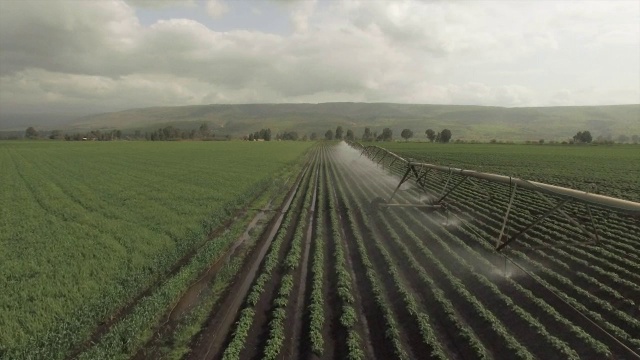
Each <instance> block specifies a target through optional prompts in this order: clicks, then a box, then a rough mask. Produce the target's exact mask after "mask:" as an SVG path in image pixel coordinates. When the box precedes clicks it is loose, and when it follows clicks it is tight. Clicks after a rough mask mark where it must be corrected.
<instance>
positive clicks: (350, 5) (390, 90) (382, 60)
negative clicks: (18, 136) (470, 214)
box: [0, 0, 640, 114]
mask: <svg viewBox="0 0 640 360" xmlns="http://www.w3.org/2000/svg"><path fill="white" fill-rule="evenodd" d="M326 101H364V102H402V103H434V104H477V105H498V106H508V107H513V106H553V105H598V104H628V103H640V1H637V0H633V1H620V0H613V1H611V0H609V1H592V2H590V1H575V2H570V1H532V2H529V1H518V0H502V1H489V2H485V1H471V0H467V1H372V0H364V1H357V0H346V1H324V0H318V1H302V0H300V1H295V0H289V1H284V0H279V1H277V0H263V1H242V0H240V1H238V0H209V1H196V0H192V1H189V0H183V1H179V0H158V1H155V0H126V1H123V0H76V1H50V0H47V1H29V0H26V1H25V0H0V112H3V113H5V114H8V113H24V112H44V111H46V112H56V111H57V112H76V113H94V112H102V111H111V110H121V109H127V108H132V107H145V106H156V105H189V104H210V103H256V102H261V103H262V102H314V103H315V102H326Z"/></svg>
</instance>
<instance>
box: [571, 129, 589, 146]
mask: <svg viewBox="0 0 640 360" xmlns="http://www.w3.org/2000/svg"><path fill="white" fill-rule="evenodd" d="M592 140H593V137H591V132H589V131H587V130H585V131H578V133H577V134H575V135H574V136H573V141H574V142H576V143H579V144H580V143H582V144H588V143H590V142H591V141H592Z"/></svg>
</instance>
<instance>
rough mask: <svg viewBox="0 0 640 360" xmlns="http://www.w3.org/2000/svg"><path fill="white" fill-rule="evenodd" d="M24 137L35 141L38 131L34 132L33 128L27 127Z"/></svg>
mask: <svg viewBox="0 0 640 360" xmlns="http://www.w3.org/2000/svg"><path fill="white" fill-rule="evenodd" d="M24 136H25V137H26V138H27V139H37V138H38V131H36V129H35V128H34V127H33V126H29V127H28V128H27V130H26V131H25V133H24Z"/></svg>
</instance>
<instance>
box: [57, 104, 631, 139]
mask: <svg viewBox="0 0 640 360" xmlns="http://www.w3.org/2000/svg"><path fill="white" fill-rule="evenodd" d="M202 123H208V124H209V127H210V128H212V129H213V130H214V131H215V132H216V134H219V135H231V136H234V137H237V136H242V135H245V134H249V133H251V132H255V131H258V130H260V129H261V128H271V130H272V132H274V133H277V132H280V131H297V132H298V133H299V134H300V135H302V134H310V133H312V132H316V133H317V134H318V136H320V137H322V136H324V133H325V132H326V131H327V130H328V129H333V130H335V128H336V127H337V126H338V125H342V126H343V128H344V129H345V131H346V130H347V129H352V130H353V131H354V133H355V134H356V136H360V135H361V134H362V132H363V130H364V128H365V127H367V126H369V127H371V130H372V131H378V132H381V130H382V129H383V128H385V127H391V128H392V129H393V131H394V136H395V137H398V138H399V135H400V132H401V131H402V129H404V128H408V129H411V130H412V131H413V132H414V137H419V138H424V132H425V130H426V129H428V128H432V129H434V130H436V131H439V130H441V129H444V128H448V129H450V130H451V131H452V133H453V139H460V138H462V139H465V140H485V141H486V140H490V139H498V140H513V141H523V140H538V139H546V140H564V139H568V138H570V137H572V136H573V135H574V134H575V133H576V132H578V131H581V130H589V131H591V133H592V134H593V136H594V138H595V137H597V136H600V135H603V136H612V137H613V138H614V139H615V138H617V136H619V135H621V134H625V135H628V136H630V135H633V134H640V104H634V105H608V106H563V107H529V108H504V107H490V106H470V105H419V104H393V103H349V102H345V103H322V104H242V105H198V106H176V107H152V108H144V109H131V110H125V111H119V112H112V113H106V114H98V115H91V116H85V117H82V118H80V119H78V120H77V121H75V122H73V123H72V124H69V125H68V127H67V129H66V130H68V131H83V130H93V129H121V130H125V131H133V130H141V131H143V132H144V131H145V130H152V129H157V128H159V127H164V126H168V125H173V126H175V127H178V128H182V129H195V128H197V127H199V126H200V125H201V124H202Z"/></svg>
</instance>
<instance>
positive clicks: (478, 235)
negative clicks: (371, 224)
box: [377, 187, 637, 357]
mask: <svg viewBox="0 0 640 360" xmlns="http://www.w3.org/2000/svg"><path fill="white" fill-rule="evenodd" d="M459 190H460V193H461V195H459V196H456V195H452V196H451V197H452V202H454V204H455V205H453V206H452V208H453V210H456V212H457V213H459V214H465V213H470V212H473V213H474V214H477V215H476V216H480V217H481V219H480V220H479V221H473V222H472V223H473V224H478V225H479V226H480V227H476V226H475V225H469V224H463V225H464V226H459V227H458V226H456V229H455V233H459V234H460V235H462V236H464V237H465V238H466V239H469V240H473V241H474V242H475V245H473V246H472V247H471V246H469V243H467V242H465V241H462V240H461V239H460V238H459V237H458V236H459V235H449V236H448V238H447V241H446V242H443V241H439V243H440V247H441V248H442V249H444V250H445V251H446V252H448V253H449V256H450V257H451V258H452V259H456V258H458V260H457V261H458V263H460V264H462V267H457V268H459V269H461V270H460V271H466V272H467V273H471V274H473V275H474V277H475V278H476V280H477V281H478V283H480V284H484V286H487V287H490V288H491V287H492V285H491V283H490V282H487V279H486V278H485V279H484V280H483V278H482V277H479V276H478V275H477V273H476V272H478V270H479V269H476V268H475V267H476V266H477V265H474V267H473V268H472V267H469V265H468V264H467V265H464V264H465V260H464V259H466V258H467V256H465V257H464V259H462V258H460V257H459V256H458V253H459V252H460V251H461V250H460V249H465V251H466V252H467V253H468V254H472V256H474V257H477V258H476V259H475V260H474V262H478V261H481V262H483V263H484V264H485V266H486V267H492V268H494V270H497V269H495V266H494V265H492V264H491V263H490V262H488V261H487V260H486V257H487V256H488V255H489V254H491V253H492V252H493V249H492V248H491V246H490V245H489V244H488V243H487V241H486V240H485V239H490V238H491V237H490V236H489V235H488V233H487V231H492V230H493V229H495V228H496V226H497V225H499V223H498V222H495V220H494V218H492V217H491V216H489V215H488V214H489V213H490V212H494V213H495V212H496V211H497V213H501V212H503V211H504V208H503V209H500V208H494V209H488V210H484V211H483V207H484V206H485V205H486V203H485V204H483V206H478V205H477V204H475V203H472V202H469V201H468V200H466V199H468V198H471V197H472V196H475V197H476V198H477V197H478V194H477V193H474V191H475V192H477V191H478V190H477V189H472V188H464V187H460V189H459ZM377 191H378V192H379V191H380V190H379V189H378V190H377ZM388 191H390V190H389V189H388ZM399 196H402V194H400V195H399ZM525 199H528V198H525ZM522 201H526V200H522ZM534 203H535V202H534ZM469 206H471V207H469ZM536 206H537V205H536ZM534 208H535V206H534ZM537 209H540V207H538V208H537ZM404 213H405V214H406V215H409V214H410V213H411V212H409V211H404ZM385 216H386V215H385ZM411 216H414V215H411ZM408 218H409V217H408V216H405V217H402V221H401V220H400V219H397V221H398V222H406V221H407V219H408ZM420 218H421V221H418V220H417V219H416V220H415V224H416V225H414V227H412V228H411V229H407V232H406V233H405V235H404V236H411V235H412V234H413V233H414V232H415V231H416V230H415V226H418V227H420V226H419V225H418V224H422V223H423V222H424V217H423V216H420ZM429 222H430V223H432V224H433V226H432V228H433V229H436V228H440V227H439V226H438V224H436V222H435V221H431V219H429ZM466 222H470V221H466ZM491 222H494V225H493V226H488V225H485V226H483V224H486V223H491ZM518 224H521V226H522V223H520V222H518ZM467 228H469V229H470V230H471V231H468V230H467ZM551 228H552V229H555V231H562V230H561V229H560V228H557V227H555V225H553V224H552V226H551ZM493 231H495V230H493ZM422 232H426V233H428V228H427V227H426V226H425V227H423V228H422V230H421V233H422ZM444 233H448V232H447V231H444ZM542 233H545V234H544V235H541V234H540V230H537V231H533V232H531V234H532V235H531V237H527V238H526V240H527V241H533V242H534V243H537V245H542V244H543V243H540V242H539V238H540V237H542V238H544V237H554V236H556V235H557V234H558V233H556V232H553V230H549V231H548V232H545V231H544V230H543V231H542ZM560 234H562V233H560ZM451 241H455V242H456V243H458V245H457V246H458V247H456V250H455V251H452V250H451V248H449V247H448V246H446V243H448V242H451ZM478 245H480V247H478ZM525 247H528V246H525ZM482 248H484V250H483V252H482V254H480V253H479V252H478V250H479V249H482ZM554 250H555V249H554ZM573 250H574V249H572V251H573ZM555 252H557V253H558V254H559V255H562V256H564V257H567V258H571V256H572V254H573V252H572V254H569V253H566V252H564V251H563V250H556V251H555ZM577 252H578V253H581V254H582V255H585V256H588V257H589V256H591V257H595V255H591V254H589V253H587V252H585V251H584V250H582V249H578V251H577ZM596 252H599V253H601V255H605V256H609V257H610V258H611V259H614V258H615V257H616V256H619V255H616V254H613V253H611V252H609V253H605V250H604V249H598V250H597V251H596ZM517 254H519V255H520V256H526V255H524V254H523V253H520V252H518V253H517ZM530 254H538V256H542V257H543V258H546V259H547V260H550V261H552V262H553V263H555V264H557V265H558V268H564V269H566V270H567V271H570V269H571V268H569V267H568V266H569V265H568V264H566V263H564V262H563V261H561V260H559V259H557V258H556V257H555V256H552V255H550V254H547V253H546V252H543V251H541V250H535V249H533V252H531V253H530ZM522 258H523V259H524V257H522ZM593 260H596V259H593ZM527 261H529V263H530V264H532V265H535V268H536V269H537V271H539V272H540V273H541V275H545V276H549V277H550V278H551V279H556V281H560V282H559V283H558V284H560V285H562V287H561V288H555V287H552V286H551V285H550V284H549V283H546V282H545V283H544V284H545V285H548V286H551V289H553V290H555V291H556V292H557V293H560V294H562V296H563V297H564V298H565V300H567V301H569V302H570V303H571V304H572V305H573V306H576V307H578V308H579V309H580V310H581V311H584V312H585V313H587V314H589V315H590V316H592V317H593V318H595V319H597V320H599V321H600V322H603V323H605V325H606V328H607V329H608V330H609V331H611V332H612V333H614V334H616V336H618V337H619V338H621V339H624V340H626V341H628V342H629V343H632V344H635V341H634V340H633V339H632V338H630V337H629V334H627V333H625V332H624V331H621V329H620V328H618V327H617V326H615V325H612V324H610V323H608V322H607V321H606V320H604V319H603V318H602V317H601V316H599V312H602V310H605V312H609V313H611V315H613V316H616V317H619V318H620V320H623V321H625V323H626V324H628V325H627V326H632V327H635V325H634V324H635V321H634V320H633V319H632V318H629V317H628V315H627V314H626V313H624V312H621V311H619V310H617V309H615V308H612V307H611V305H609V304H608V303H605V302H602V300H601V299H600V298H599V297H595V296H593V295H592V294H589V292H588V291H584V290H582V289H581V288H579V287H577V286H575V280H574V281H569V280H565V278H563V277H560V276H559V275H558V274H557V273H556V272H555V271H553V270H551V269H549V268H548V265H544V266H543V265H541V264H538V263H537V262H535V261H533V260H531V259H529V258H527ZM577 261H580V262H582V264H584V266H588V265H589V264H591V265H592V266H593V264H592V261H589V262H587V261H585V260H579V259H577V258H576V259H575V260H574V262H572V264H571V266H572V267H573V265H574V264H575V263H576V262H577ZM600 261H602V260H600ZM622 263H623V264H628V263H625V262H624V261H623V262H622ZM546 264H548V262H547V263H546ZM636 266H637V265H636ZM465 267H466V269H465ZM474 270H475V271H474ZM589 270H593V267H591V269H589ZM616 270H617V269H616ZM574 271H575V270H574ZM590 273H591V271H589V272H586V273H583V272H579V273H578V274H574V275H575V276H574V278H576V277H577V279H582V283H584V284H588V285H589V286H596V287H598V288H599V289H600V290H601V292H599V293H598V296H603V294H608V295H609V296H610V297H612V298H613V299H615V300H618V301H620V302H622V303H627V304H631V305H632V304H634V302H633V300H632V299H629V298H625V296H624V295H621V294H620V293H619V292H618V291H617V290H614V289H612V288H610V287H609V286H607V285H605V284H603V283H602V282H600V281H598V280H596V279H594V278H592V277H590V275H589V274H590ZM598 273H600V274H603V275H606V274H609V275H610V276H615V275H614V274H615V273H611V272H609V271H607V270H604V269H602V268H600V267H598ZM560 279H562V280H560ZM516 280H517V282H516V281H515V280H512V279H510V278H506V279H505V282H506V284H504V283H502V284H501V283H497V284H496V285H497V286H499V287H500V288H503V287H508V288H510V289H511V291H513V290H515V291H516V292H517V296H518V297H519V298H523V299H527V301H528V302H529V303H532V304H535V306H537V307H538V308H540V309H541V310H542V311H544V312H546V313H548V314H549V315H551V318H544V319H545V322H546V323H550V325H551V321H550V320H547V319H553V321H554V322H556V323H562V324H564V326H566V327H568V329H570V332H571V333H573V334H574V335H575V336H576V338H578V339H583V340H584V341H585V342H586V343H587V344H590V345H589V346H590V347H591V349H592V351H596V352H597V353H600V354H602V356H605V357H606V356H607V355H609V354H610V352H609V350H608V349H607V347H606V346H604V345H603V344H602V343H600V342H599V341H597V340H595V339H593V338H592V337H591V336H590V335H587V334H586V333H585V332H584V330H583V329H581V328H580V327H577V326H575V325H574V324H573V323H571V322H570V321H567V320H566V318H565V317H564V316H563V315H561V314H559V313H558V312H557V310H556V309H554V308H553V307H552V306H549V304H548V302H547V301H545V300H543V299H541V298H539V297H537V296H536V295H534V294H533V293H532V292H531V291H530V290H528V289H526V288H524V287H522V286H521V285H520V284H518V282H520V280H518V279H516ZM536 280H543V279H542V278H539V277H538V278H537V279H536ZM619 281H620V280H619ZM623 281H624V280H623ZM579 283H580V282H579ZM632 284H633V283H630V284H629V285H632ZM507 285H508V286H507ZM585 286H586V285H585ZM563 289H573V290H572V291H576V292H577V293H578V294H581V296H582V297H585V298H587V299H589V300H588V301H587V302H586V303H585V304H592V303H596V304H600V309H599V310H597V311H598V312H594V311H590V310H589V309H588V308H586V307H585V306H584V305H582V303H583V302H584V300H576V299H573V298H571V297H569V296H567V295H565V293H564V291H565V290H563ZM496 291H497V290H496ZM627 294H628V292H627ZM510 296H515V295H510ZM503 301H505V303H506V304H508V302H509V300H508V297H503ZM528 306H530V305H528ZM522 310H523V309H522ZM523 311H524V310H523ZM515 313H516V314H520V315H519V316H520V317H522V318H523V319H526V318H529V316H528V315H527V314H526V313H523V312H520V311H519V310H517V309H516V311H515ZM527 321H528V322H529V323H531V324H532V325H533V326H534V327H537V326H538V325H536V324H535V323H534V321H535V319H533V320H532V319H529V320H527ZM551 326H553V325H551ZM540 329H541V330H542V328H540ZM636 330H637V328H636ZM543 332H544V330H543ZM554 334H555V333H554ZM545 336H546V337H547V338H549V339H550V340H552V343H554V344H557V345H556V346H558V351H562V349H563V348H565V347H564V345H562V342H561V341H560V342H559V341H557V340H558V339H556V340H553V337H549V336H548V335H545ZM558 336H559V337H560V338H562V339H565V338H567V337H566V336H564V334H562V333H559V334H558ZM572 345H573V344H572ZM635 346H637V344H635ZM569 350H570V349H567V351H569ZM581 354H583V353H582V352H581ZM565 356H567V357H570V355H569V353H565Z"/></svg>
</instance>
